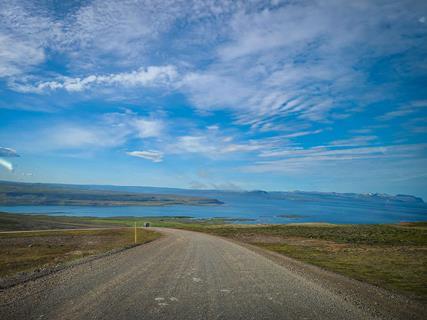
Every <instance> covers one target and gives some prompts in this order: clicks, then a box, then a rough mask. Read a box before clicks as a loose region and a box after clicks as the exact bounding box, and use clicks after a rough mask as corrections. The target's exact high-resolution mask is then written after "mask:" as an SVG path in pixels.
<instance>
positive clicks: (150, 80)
mask: <svg viewBox="0 0 427 320" xmlns="http://www.w3.org/2000/svg"><path fill="white" fill-rule="evenodd" d="M177 76H178V73H177V70H176V68H175V67H174V66H170V65H169V66H149V67H147V68H140V69H138V70H135V71H131V72H122V73H116V74H108V75H90V76H86V77H83V78H71V77H62V79H59V80H55V81H44V82H39V83H37V84H36V85H31V84H27V83H18V82H14V83H13V84H12V88H13V89H15V90H16V91H19V92H24V93H28V92H33V93H42V92H44V91H55V90H66V91H69V92H78V91H83V90H88V89H90V88H92V87H95V86H124V87H159V86H168V85H170V84H171V83H172V82H173V81H174V80H175V79H176V78H177Z"/></svg>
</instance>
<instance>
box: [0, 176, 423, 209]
mask: <svg viewBox="0 0 427 320" xmlns="http://www.w3.org/2000/svg"><path fill="white" fill-rule="evenodd" d="M230 197H251V198H254V197H255V198H256V197H260V198H263V199H274V200H288V201H303V202H319V203H321V202H325V203H326V202H331V203H333V202H342V203H351V202H355V201H356V202H366V203H372V202H375V203H378V204H384V205H387V204H388V203H390V204H396V205H399V204H402V205H415V206H417V205H423V204H424V201H423V199H422V198H419V197H415V196H412V195H405V194H398V195H394V196H393V195H389V194H384V193H337V192H315V191H310V192H309V191H264V190H254V191H223V190H198V189H179V188H161V187H142V186H141V187H135V186H112V185H69V184H48V183H19V182H8V181H0V205H88V206H129V205H130V206H141V205H142V206H163V205H219V204H223V203H224V202H227V199H229V198H230Z"/></svg>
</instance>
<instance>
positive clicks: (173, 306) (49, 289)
mask: <svg viewBox="0 0 427 320" xmlns="http://www.w3.org/2000/svg"><path fill="white" fill-rule="evenodd" d="M161 232H162V233H164V234H165V236H164V237H162V238H161V239H159V240H156V241H154V242H152V243H149V244H146V245H143V246H139V247H135V248H132V249H129V250H126V251H123V252H120V253H117V254H114V255H111V256H107V257H104V258H100V259H97V260H94V261H91V262H88V263H84V264H81V265H77V266H74V267H72V268H69V269H65V270H62V271H60V272H57V273H53V274H51V275H49V276H46V277H43V278H39V279H37V280H34V281H31V282H27V283H24V284H21V285H18V286H15V287H12V288H9V289H7V290H4V291H2V292H0V319H114V320H116V319H159V320H161V319H195V320H196V319H245V320H246V319H340V320H341V319H364V320H366V319H372V315H371V313H368V311H366V309H365V308H363V307H361V306H360V304H359V305H356V304H354V303H352V302H351V300H349V299H346V298H345V296H343V295H340V294H337V293H336V292H334V291H333V290H329V289H328V288H327V286H324V285H320V284H319V283H316V282H315V281H311V280H310V279H309V278H310V277H304V276H303V275H301V274H300V273H298V272H294V271H292V269H291V268H286V266H284V265H280V264H278V263H276V262H274V261H273V260H271V259H268V258H267V257H265V256H263V255H261V254H258V253H256V252H254V251H253V250H250V249H248V248H245V247H243V246H240V245H238V244H236V243H233V242H230V241H227V240H225V239H222V238H218V237H214V236H210V235H205V234H200V233H194V232H189V231H181V230H173V229H161Z"/></svg>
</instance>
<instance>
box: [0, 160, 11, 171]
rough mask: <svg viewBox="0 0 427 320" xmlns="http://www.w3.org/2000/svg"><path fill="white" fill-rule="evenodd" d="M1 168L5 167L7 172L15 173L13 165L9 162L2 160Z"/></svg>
mask: <svg viewBox="0 0 427 320" xmlns="http://www.w3.org/2000/svg"><path fill="white" fill-rule="evenodd" d="M0 166H2V167H4V168H5V169H6V170H9V171H13V165H12V163H10V162H9V161H6V160H5V159H2V158H0Z"/></svg>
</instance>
